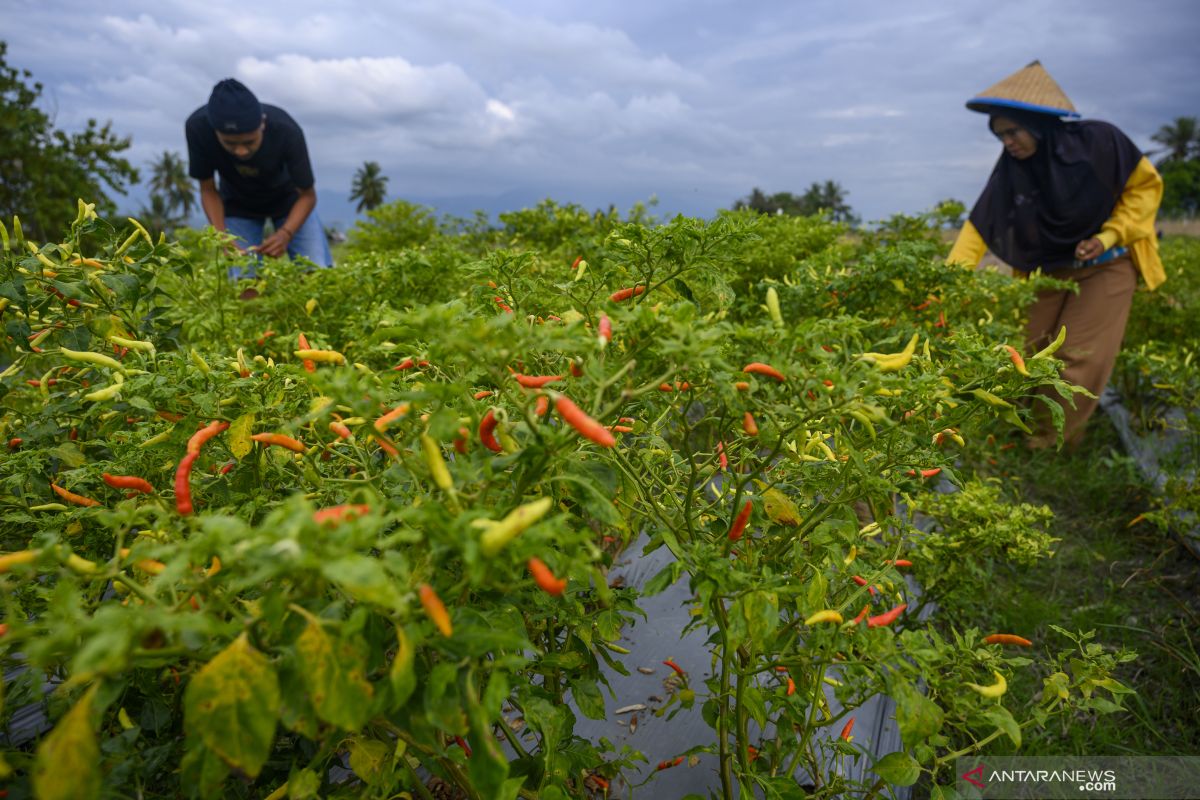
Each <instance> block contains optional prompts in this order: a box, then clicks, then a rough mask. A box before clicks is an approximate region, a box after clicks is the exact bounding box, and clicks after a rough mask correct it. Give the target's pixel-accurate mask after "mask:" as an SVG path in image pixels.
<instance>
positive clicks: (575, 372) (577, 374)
mask: <svg viewBox="0 0 1200 800" xmlns="http://www.w3.org/2000/svg"><path fill="white" fill-rule="evenodd" d="M571 377H572V378H582V377H583V365H582V364H580V363H579V362H578V361H572V362H571Z"/></svg>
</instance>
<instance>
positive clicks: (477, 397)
mask: <svg viewBox="0 0 1200 800" xmlns="http://www.w3.org/2000/svg"><path fill="white" fill-rule="evenodd" d="M494 394H495V392H493V391H491V390H490V389H484V390H483V391H481V392H476V393H475V394H474V395H472V397H473V399H475V400H482V399H483V398H485V397H491V396H492V395H494Z"/></svg>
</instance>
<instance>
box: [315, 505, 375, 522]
mask: <svg viewBox="0 0 1200 800" xmlns="http://www.w3.org/2000/svg"><path fill="white" fill-rule="evenodd" d="M370 511H371V507H370V506H369V505H367V504H365V503H347V504H344V505H340V506H330V507H329V508H321V509H318V510H316V511H314V512H313V522H315V523H317V524H318V525H324V524H325V523H327V522H331V523H333V524H334V525H340V524H341V523H343V522H348V521H349V520H352V519H354V518H355V517H362V516H366V515H367V514H369V513H370Z"/></svg>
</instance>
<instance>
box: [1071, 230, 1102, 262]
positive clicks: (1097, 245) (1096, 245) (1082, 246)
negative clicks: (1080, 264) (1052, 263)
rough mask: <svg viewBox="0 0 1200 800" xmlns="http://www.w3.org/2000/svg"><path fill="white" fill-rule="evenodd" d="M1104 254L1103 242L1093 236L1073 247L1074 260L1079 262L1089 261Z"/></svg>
mask: <svg viewBox="0 0 1200 800" xmlns="http://www.w3.org/2000/svg"><path fill="white" fill-rule="evenodd" d="M1103 253H1104V242H1102V241H1100V240H1099V239H1098V238H1097V237H1095V236H1093V237H1092V238H1091V239H1084V240H1083V241H1082V242H1080V243H1079V244H1077V245H1075V258H1077V259H1079V260H1080V261H1091V260H1092V259H1093V258H1099V257H1100V256H1101V255H1102V254H1103Z"/></svg>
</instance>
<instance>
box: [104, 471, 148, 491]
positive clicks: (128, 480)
mask: <svg viewBox="0 0 1200 800" xmlns="http://www.w3.org/2000/svg"><path fill="white" fill-rule="evenodd" d="M100 477H101V478H103V479H104V482H105V483H107V484H108V485H109V486H111V487H113V488H114V489H133V490H134V491H137V492H142V493H144V494H153V493H154V487H153V486H151V485H150V482H149V481H147V480H145V479H144V478H139V477H137V476H136V475H109V474H108V473H107V472H103V473H101V474H100Z"/></svg>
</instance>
